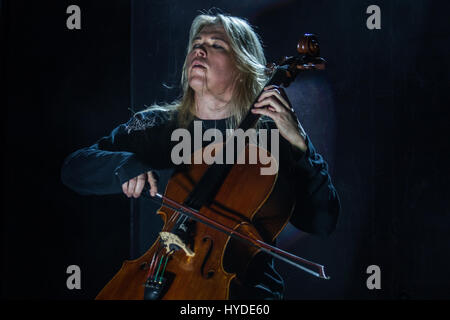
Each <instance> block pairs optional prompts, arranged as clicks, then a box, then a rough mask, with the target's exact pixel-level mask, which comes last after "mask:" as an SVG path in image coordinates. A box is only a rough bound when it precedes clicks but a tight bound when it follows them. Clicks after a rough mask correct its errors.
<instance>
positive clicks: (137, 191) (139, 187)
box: [133, 173, 145, 198]
mask: <svg viewBox="0 0 450 320" xmlns="http://www.w3.org/2000/svg"><path fill="white" fill-rule="evenodd" d="M144 186H145V174H144V173H143V174H140V175H139V176H138V177H137V182H136V188H135V189H134V193H133V197H135V198H139V196H140V195H141V192H142V189H144Z"/></svg>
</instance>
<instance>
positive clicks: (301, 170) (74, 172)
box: [61, 109, 340, 299]
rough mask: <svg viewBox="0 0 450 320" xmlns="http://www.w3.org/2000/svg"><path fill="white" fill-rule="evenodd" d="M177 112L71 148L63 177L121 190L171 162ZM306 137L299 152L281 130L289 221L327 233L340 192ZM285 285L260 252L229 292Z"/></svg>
mask: <svg viewBox="0 0 450 320" xmlns="http://www.w3.org/2000/svg"><path fill="white" fill-rule="evenodd" d="M175 118H176V116H175V114H174V113H173V112H169V111H165V110H160V109H150V110H146V111H143V112H139V113H137V114H135V115H134V116H133V117H132V118H131V119H130V120H129V121H128V122H127V123H126V124H122V125H120V126H118V127H117V128H115V129H114V130H113V131H112V132H111V133H110V134H109V135H108V136H105V137H103V138H101V139H100V140H98V141H97V143H95V144H94V145H92V146H90V147H86V148H83V149H80V150H77V151H75V152H74V153H72V154H70V155H69V156H68V157H67V158H66V160H65V161H64V164H63V167H62V171H61V178H62V181H63V183H64V184H65V185H66V186H68V187H69V188H71V189H72V190H74V191H76V192H78V193H79V194H83V195H104V194H119V193H121V192H122V184H123V183H124V182H126V181H128V180H130V179H132V178H134V177H136V176H138V175H140V174H141V173H144V172H147V171H151V170H152V171H154V172H155V173H156V174H158V170H160V169H166V168H169V167H170V166H171V163H172V162H171V159H170V153H171V149H172V147H173V145H174V142H171V139H170V137H171V133H172V131H173V130H174V129H176V128H177V126H176V120H175ZM264 118H265V119H266V120H265V121H262V124H263V125H262V128H267V129H271V128H276V126H275V124H274V122H273V121H272V120H270V119H268V118H266V117H264ZM198 120H199V119H198ZM201 121H202V127H203V130H206V129H209V128H214V127H215V128H217V129H219V130H221V131H222V132H224V131H225V128H226V127H225V123H226V121H225V120H201ZM191 130H192V128H191ZM306 142H307V147H308V148H307V151H306V152H302V151H301V150H300V149H298V148H296V147H293V146H292V145H291V144H290V143H289V142H287V141H286V140H285V139H284V138H283V137H281V136H280V144H279V145H280V147H279V148H280V150H279V157H280V159H279V161H280V170H282V169H283V168H286V167H287V168H288V169H289V177H290V179H291V182H292V186H293V188H294V193H295V195H296V206H295V209H294V211H293V213H292V216H291V218H290V222H291V223H292V224H293V225H294V226H295V227H297V228H299V229H301V230H303V231H305V232H308V233H312V234H319V235H327V234H330V233H331V232H332V231H333V230H334V229H335V226H336V222H337V218H338V214H339V210H340V203H339V197H338V195H337V193H336V190H335V188H334V186H333V185H332V183H331V179H330V176H329V174H328V166H327V164H326V162H325V161H324V160H323V158H322V156H321V155H320V154H318V153H317V152H316V151H315V149H314V146H313V145H312V143H311V141H310V139H309V138H308V137H306ZM269 150H270V149H269ZM284 170H286V169H284ZM161 187H162V186H159V188H161ZM162 190H164V189H162ZM283 290H284V285H283V280H282V278H281V277H280V275H279V274H278V273H277V272H276V271H275V269H274V265H273V260H272V259H270V258H268V257H267V256H266V255H258V256H257V257H256V258H255V259H254V260H253V261H252V263H251V265H250V266H249V268H248V272H247V276H246V277H244V279H240V280H237V281H236V282H233V283H232V287H231V291H230V294H231V295H230V298H232V299H239V298H244V299H249V298H256V299H280V298H282V295H283Z"/></svg>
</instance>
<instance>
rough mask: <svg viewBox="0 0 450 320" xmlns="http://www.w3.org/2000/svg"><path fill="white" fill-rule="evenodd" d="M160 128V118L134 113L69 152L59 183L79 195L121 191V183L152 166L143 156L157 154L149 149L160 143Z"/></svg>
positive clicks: (152, 167) (155, 147)
mask: <svg viewBox="0 0 450 320" xmlns="http://www.w3.org/2000/svg"><path fill="white" fill-rule="evenodd" d="M161 127H163V123H162V121H161V118H158V119H156V120H155V117H154V115H153V114H151V113H146V114H144V113H139V114H136V115H135V116H134V117H133V118H132V119H130V121H128V123H126V124H122V125H120V126H118V127H116V128H115V129H114V130H113V131H112V132H111V133H110V134H109V135H108V136H106V137H103V138H101V139H100V140H98V141H97V143H95V144H94V145H92V146H90V147H86V148H82V149H80V150H77V151H75V152H73V153H72V154H70V155H69V156H68V157H67V158H66V159H65V160H64V163H63V165H62V169H61V180H62V182H63V183H64V184H65V185H66V186H67V187H69V188H70V189H72V190H74V191H76V192H78V193H80V194H82V195H105V194H117V193H121V192H122V184H123V183H124V182H126V181H128V180H130V179H132V178H134V177H136V176H138V175H140V174H141V173H144V172H147V171H150V170H153V169H154V166H152V162H151V161H146V160H144V159H149V158H151V154H153V155H154V157H155V158H157V154H158V153H157V152H151V150H153V151H154V150H155V149H158V148H159V145H160V144H162V142H161V140H162V139H164V138H162V137H160V136H159V135H158V133H159V131H158V129H159V128H161ZM152 136H153V138H152Z"/></svg>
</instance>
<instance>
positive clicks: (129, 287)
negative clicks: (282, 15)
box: [96, 34, 329, 300]
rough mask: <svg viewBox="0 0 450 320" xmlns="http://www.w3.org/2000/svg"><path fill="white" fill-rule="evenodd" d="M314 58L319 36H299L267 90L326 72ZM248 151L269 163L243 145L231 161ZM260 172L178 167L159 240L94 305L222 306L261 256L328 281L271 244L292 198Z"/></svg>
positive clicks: (285, 186)
mask: <svg viewBox="0 0 450 320" xmlns="http://www.w3.org/2000/svg"><path fill="white" fill-rule="evenodd" d="M319 51H320V50H319V43H318V40H317V37H316V36H315V35H313V34H305V35H304V36H303V37H302V38H301V39H300V41H299V42H298V44H297V52H298V55H297V56H293V57H284V58H282V59H281V60H280V61H279V62H278V63H277V64H270V65H268V68H267V69H268V74H270V75H271V77H270V79H269V80H268V82H267V84H266V85H265V86H268V85H283V86H284V87H288V86H289V85H290V83H291V82H292V81H293V80H294V79H295V77H296V76H297V75H298V74H299V73H300V71H302V70H322V69H324V67H325V60H324V59H323V58H321V57H319ZM261 93H262V92H261ZM261 93H260V94H261ZM258 97H259V95H258ZM258 97H257V98H256V100H255V101H257V99H258ZM258 119H259V115H257V114H253V113H251V112H250V110H249V112H248V113H247V115H246V117H245V118H244V120H243V121H242V122H241V124H240V125H239V128H238V129H242V130H244V131H246V130H248V129H250V128H253V127H254V126H255V125H256V123H257V121H258ZM232 143H234V142H233V136H231V137H229V138H228V139H227V140H226V141H225V142H224V143H223V144H222V145H221V146H219V147H217V148H216V149H215V150H216V152H218V153H226V152H227V150H229V148H228V146H229V145H231V144H232ZM254 148H256V149H257V150H256V153H259V154H261V153H267V155H266V156H268V157H273V156H272V155H270V154H269V153H268V152H267V151H265V150H260V148H259V147H258V146H255V145H251V144H248V143H247V144H245V146H244V148H242V150H237V157H238V158H239V157H240V158H244V159H248V158H249V155H250V154H251V153H252V152H255V149H254ZM202 152H203V149H199V150H197V151H195V152H194V154H193V156H192V157H193V158H195V157H196V156H197V155H196V154H197V153H202ZM274 160H275V159H274ZM275 162H276V161H275ZM234 163H236V162H234ZM263 167H264V165H263V164H261V163H256V164H248V163H245V162H244V163H242V161H237V164H228V163H226V164H222V163H217V162H215V163H213V164H210V165H208V164H205V163H201V164H192V165H182V166H179V167H178V168H177V170H176V171H175V172H174V174H173V175H172V177H171V178H170V180H169V182H168V184H167V187H166V190H165V193H164V195H162V194H159V193H158V194H157V198H159V199H160V200H162V204H161V207H160V209H159V210H158V212H157V213H158V214H159V215H161V217H162V219H163V220H164V226H163V228H162V230H161V232H160V233H159V236H158V238H157V239H156V241H155V242H154V243H153V245H152V246H151V247H150V249H148V251H147V252H146V253H144V254H143V255H142V256H141V257H139V258H137V259H135V260H131V261H125V262H124V263H123V265H122V267H121V269H120V270H119V272H118V273H117V274H116V275H115V276H114V277H113V278H112V279H111V280H110V281H109V282H108V284H107V285H106V286H105V287H104V288H103V289H102V290H101V291H100V293H99V294H98V295H97V297H96V299H99V300H103V299H114V300H118V299H120V300H122V299H131V300H142V299H144V300H159V299H164V300H174V299H176V300H177V299H183V300H206V299H211V300H223V299H228V298H229V293H230V292H229V291H230V290H229V289H230V284H231V281H232V280H233V279H234V278H235V277H236V276H238V275H244V274H245V271H246V269H247V267H248V265H249V263H250V261H251V260H252V259H253V258H254V257H255V256H256V255H257V254H258V253H260V252H264V253H266V254H269V255H271V256H273V257H275V258H277V259H280V260H282V261H285V262H286V263H289V264H291V265H294V266H296V267H298V268H299V269H301V270H303V271H306V272H308V273H310V274H312V275H314V276H316V277H319V278H322V279H329V277H328V276H327V275H326V274H325V270H324V267H323V266H322V265H320V264H317V263H314V262H311V261H308V260H306V259H303V258H300V257H297V256H295V255H293V254H291V253H288V252H286V251H284V250H281V249H279V248H277V247H275V246H273V245H271V243H274V241H275V239H276V237H277V236H278V235H279V234H280V232H281V231H282V230H283V228H284V227H285V226H286V224H287V223H288V221H289V219H290V217H291V214H292V211H293V209H294V206H295V199H294V197H293V195H292V191H291V190H290V188H289V183H288V180H287V177H286V176H285V175H283V174H279V173H278V170H277V173H276V174H274V175H261V174H260V172H261V169H262V168H263ZM152 200H154V199H152Z"/></svg>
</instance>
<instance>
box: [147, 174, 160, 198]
mask: <svg viewBox="0 0 450 320" xmlns="http://www.w3.org/2000/svg"><path fill="white" fill-rule="evenodd" d="M147 177H148V183H150V195H151V196H152V197H154V196H155V195H156V193H157V192H158V185H157V181H156V179H155V177H154V176H153V173H152V172H147Z"/></svg>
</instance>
